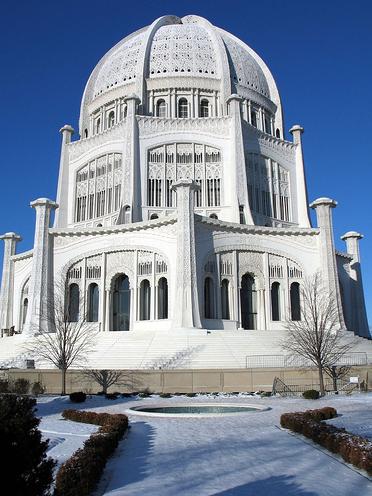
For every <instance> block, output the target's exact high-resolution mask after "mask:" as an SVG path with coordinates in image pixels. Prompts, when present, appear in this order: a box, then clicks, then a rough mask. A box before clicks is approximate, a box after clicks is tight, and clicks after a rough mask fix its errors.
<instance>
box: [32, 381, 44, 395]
mask: <svg viewBox="0 0 372 496" xmlns="http://www.w3.org/2000/svg"><path fill="white" fill-rule="evenodd" d="M31 393H32V394H33V395H34V396H39V394H44V393H45V387H44V386H43V384H42V383H41V382H39V381H36V382H34V383H33V384H32V386H31Z"/></svg>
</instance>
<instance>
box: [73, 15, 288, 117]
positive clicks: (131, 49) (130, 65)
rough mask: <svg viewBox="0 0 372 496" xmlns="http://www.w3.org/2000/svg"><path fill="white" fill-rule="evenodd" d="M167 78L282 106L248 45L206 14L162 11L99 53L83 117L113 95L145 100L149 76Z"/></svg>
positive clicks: (273, 106) (223, 96) (268, 75)
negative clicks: (110, 47)
mask: <svg viewBox="0 0 372 496" xmlns="http://www.w3.org/2000/svg"><path fill="white" fill-rule="evenodd" d="M171 78H174V79H175V78H177V81H178V82H177V84H175V86H176V85H178V86H180V85H186V81H184V79H183V78H192V79H193V80H194V81H195V80H196V78H197V80H198V81H199V83H198V86H199V87H201V88H202V87H205V88H211V89H218V90H220V91H221V101H225V100H226V98H228V97H229V96H230V95H231V94H232V93H237V94H240V95H241V96H242V97H245V98H250V99H252V100H253V101H257V103H260V104H262V105H264V106H266V107H267V108H269V109H271V110H272V111H273V112H275V110H276V109H277V108H278V107H280V98H279V93H278V90H277V87H276V84H275V81H274V79H273V77H272V75H271V73H270V71H269V69H268V68H267V66H266V65H265V63H264V62H263V61H262V59H261V58H260V57H259V56H258V55H257V54H256V53H255V52H254V51H253V50H252V49H251V48H250V47H248V46H247V45H245V44H244V43H243V42H242V41H241V40H239V39H238V38H236V37H234V36H233V35H231V34H230V33H227V32H225V31H223V30H222V29H220V28H217V27H214V26H213V25H212V24H210V23H209V21H207V20H206V19H204V18H201V17H198V16H193V15H190V16H186V17H183V18H179V17H176V16H164V17H161V18H159V19H157V20H155V21H154V22H153V23H152V24H151V25H150V26H147V27H145V28H142V29H140V30H139V31H136V32H135V33H133V34H131V35H129V36H127V37H126V38H124V39H123V40H121V41H120V42H119V43H117V44H116V45H115V46H114V47H113V48H112V49H111V50H109V52H108V53H107V54H106V55H105V56H104V57H103V58H102V59H101V61H100V62H99V63H98V65H97V66H96V68H95V69H94V71H93V72H92V74H91V76H90V78H89V81H88V83H87V86H86V88H85V92H84V97H83V101H82V109H81V110H82V115H81V118H82V119H83V120H84V118H85V117H84V114H86V113H87V112H86V108H87V107H88V106H89V112H92V111H93V110H94V108H95V107H97V108H98V106H99V105H101V104H104V103H105V101H107V100H108V99H109V98H110V97H111V96H113V97H114V98H116V97H117V96H125V95H127V94H129V93H136V94H137V95H138V96H139V97H140V98H141V100H142V101H143V102H144V101H146V93H145V91H146V85H147V82H148V81H152V80H154V81H153V83H154V84H155V80H158V81H159V84H160V85H161V84H163V85H164V84H165V83H164V80H166V79H168V80H170V79H171ZM180 78H182V79H180ZM207 80H209V83H207ZM182 81H184V82H183V83H182ZM189 81H191V79H189ZM203 81H204V83H203ZM154 84H152V86H151V87H152V88H154V87H155V86H154ZM194 84H196V83H194ZM170 86H172V83H170ZM119 89H120V92H119V91H118V90H119ZM115 90H116V91H115ZM114 92H115V93H114ZM111 93H112V95H111ZM105 95H107V97H106V98H105ZM95 100H99V102H98V101H97V105H95V104H94V102H95ZM279 113H280V114H281V110H280V112H279Z"/></svg>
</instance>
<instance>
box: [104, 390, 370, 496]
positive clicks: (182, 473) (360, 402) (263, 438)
mask: <svg viewBox="0 0 372 496" xmlns="http://www.w3.org/2000/svg"><path fill="white" fill-rule="evenodd" d="M159 401H162V402H167V403H168V404H169V402H171V403H172V404H175V403H180V402H189V403H190V402H191V401H192V402H193V403H194V402H196V401H203V402H205V399H203V398H201V399H199V398H196V399H188V398H185V399H182V400H180V399H178V398H173V399H172V400H168V401H167V400H159V399H157V400H156V402H157V403H159ZM208 401H213V400H208ZM217 401H223V400H221V399H218V400H217ZM231 401H232V400H231V399H228V400H225V402H229V403H231ZM234 401H236V402H243V403H256V402H258V403H259V404H261V405H262V404H265V405H267V406H270V407H272V409H271V410H269V411H265V412H254V413H248V414H246V415H238V416H225V417H222V416H221V417H217V418H197V419H195V418H182V419H180V418H179V419H177V418H171V419H169V418H149V417H138V416H137V417H135V416H132V417H131V425H132V429H131V430H130V432H129V434H128V437H127V438H126V439H125V440H124V441H123V442H122V443H121V444H120V446H119V448H118V451H117V452H116V455H115V456H114V457H113V458H112V459H111V460H110V462H109V463H108V465H107V468H106V471H105V474H104V479H103V481H102V484H101V486H100V490H99V492H98V494H100V495H102V494H104V495H105V496H119V495H123V496H135V495H136V496H145V495H149V496H150V495H151V496H176V495H177V496H181V495H182V496H186V495H187V496H211V495H218V496H222V495H224V496H227V495H237V496H238V495H239V496H243V495H244V496H250V495H252V496H294V495H296V496H335V495H337V496H354V495H358V496H367V495H370V494H372V481H370V480H368V478H366V477H364V476H362V475H360V474H359V473H357V472H356V471H355V470H353V469H352V468H350V467H349V466H347V465H345V464H343V463H342V462H340V461H338V460H335V459H334V458H333V457H331V456H329V455H328V454H326V453H324V452H322V451H320V450H318V449H316V448H315V447H313V446H312V445H309V444H308V443H306V442H304V441H303V440H301V439H299V438H297V437H295V436H293V435H290V434H289V433H287V432H286V431H282V430H280V429H278V425H279V417H280V414H281V413H282V412H285V411H295V410H305V409H307V408H314V407H317V408H319V407H321V406H326V405H333V406H335V407H336V408H337V409H338V411H339V413H340V414H342V415H343V416H342V417H340V421H342V422H343V423H344V425H346V426H347V425H348V418H350V421H351V420H352V421H353V423H354V424H353V428H354V430H358V422H357V419H358V417H360V418H361V420H362V422H363V426H361V429H362V430H363V433H364V434H365V435H372V413H371V410H372V409H371V406H372V395H368V396H365V395H363V396H362V395H361V396H360V397H359V396H353V397H351V398H341V397H339V398H333V399H331V400H319V401H317V402H310V401H306V400H293V399H270V398H267V399H263V400H261V399H256V398H253V399H250V398H246V399H242V398H239V399H236V400H234ZM141 403H146V404H150V403H155V400H153V399H146V400H142V401H141ZM133 404H134V402H131V403H123V404H121V405H119V404H117V405H115V406H113V407H112V408H110V411H113V410H114V411H124V410H125V408H127V407H128V406H131V405H133ZM136 404H137V405H138V401H137V402H136ZM337 421H338V419H337V420H336V421H335V423H337ZM368 426H369V428H368ZM368 429H369V430H368Z"/></svg>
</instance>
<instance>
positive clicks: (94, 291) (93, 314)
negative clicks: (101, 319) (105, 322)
mask: <svg viewBox="0 0 372 496" xmlns="http://www.w3.org/2000/svg"><path fill="white" fill-rule="evenodd" d="M98 306H99V289H98V285H97V284H96V283H95V282H93V283H92V284H89V287H88V319H87V320H88V322H98Z"/></svg>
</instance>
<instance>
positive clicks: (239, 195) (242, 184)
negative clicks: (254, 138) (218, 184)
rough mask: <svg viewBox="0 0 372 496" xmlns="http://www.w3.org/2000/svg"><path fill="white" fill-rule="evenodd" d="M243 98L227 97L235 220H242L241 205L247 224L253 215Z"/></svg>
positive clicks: (250, 222) (251, 222) (251, 220)
mask: <svg viewBox="0 0 372 496" xmlns="http://www.w3.org/2000/svg"><path fill="white" fill-rule="evenodd" d="M241 101H242V98H241V97H240V96H238V95H231V96H230V97H229V98H228V99H227V105H228V108H229V115H230V116H231V118H232V123H231V126H232V128H231V145H232V146H231V148H232V164H231V173H232V186H231V191H233V192H236V196H235V198H232V202H231V203H232V208H233V218H234V219H235V222H239V221H240V214H239V206H243V207H244V217H245V219H246V223H247V224H251V225H253V217H252V213H251V209H250V207H249V201H248V186H247V173H246V167H245V156H244V142H243V131H242V119H241V113H240V103H241Z"/></svg>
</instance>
